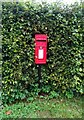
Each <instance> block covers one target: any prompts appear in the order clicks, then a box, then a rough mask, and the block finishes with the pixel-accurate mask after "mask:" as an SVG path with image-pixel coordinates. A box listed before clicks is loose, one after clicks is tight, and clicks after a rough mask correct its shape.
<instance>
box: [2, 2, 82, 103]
mask: <svg viewBox="0 0 84 120" xmlns="http://www.w3.org/2000/svg"><path fill="white" fill-rule="evenodd" d="M83 15H84V14H83V11H82V9H81V4H80V5H78V4H76V5H74V6H71V7H70V8H68V7H66V8H64V9H63V8H61V7H59V6H58V5H57V4H53V5H47V4H45V5H32V4H30V3H2V25H3V29H2V35H3V39H2V44H3V45H2V55H3V66H2V68H3V72H2V76H3V80H2V84H3V87H2V89H3V92H2V100H3V102H4V103H7V102H13V101H15V100H21V99H26V98H28V97H31V96H34V95H35V96H37V95H38V93H39V92H40V93H44V94H47V95H49V96H51V97H56V96H59V95H65V96H67V97H68V98H71V97H73V96H74V94H83V89H82V85H83V81H82V80H83V69H82V67H83V62H84V61H83V39H82V32H83V22H82V20H83V18H84V16H83ZM36 33H45V34H47V35H48V37H49V38H48V44H49V45H48V46H49V47H48V53H47V54H48V58H47V64H46V65H42V81H41V82H42V83H41V88H39V87H38V71H37V67H36V65H35V63H34V35H35V34H36Z"/></svg>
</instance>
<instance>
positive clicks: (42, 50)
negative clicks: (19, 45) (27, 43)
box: [35, 34, 47, 64]
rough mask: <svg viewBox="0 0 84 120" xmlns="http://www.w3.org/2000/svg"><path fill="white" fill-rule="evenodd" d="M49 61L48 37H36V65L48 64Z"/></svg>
mask: <svg viewBox="0 0 84 120" xmlns="http://www.w3.org/2000/svg"><path fill="white" fill-rule="evenodd" d="M46 59H47V35H45V34H36V35H35V63H36V64H46Z"/></svg>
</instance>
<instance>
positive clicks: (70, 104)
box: [0, 98, 83, 118]
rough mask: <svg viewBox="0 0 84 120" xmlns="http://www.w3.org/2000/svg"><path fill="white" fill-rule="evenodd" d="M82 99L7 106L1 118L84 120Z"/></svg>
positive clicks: (39, 101) (38, 101)
mask: <svg viewBox="0 0 84 120" xmlns="http://www.w3.org/2000/svg"><path fill="white" fill-rule="evenodd" d="M82 112H83V111H82V99H81V98H80V99H79V98H78V99H51V100H48V99H41V98H38V99H35V100H33V101H31V102H28V103H27V102H21V103H16V104H13V105H9V106H8V105H7V106H6V107H4V108H3V109H2V110H1V111H0V118H82Z"/></svg>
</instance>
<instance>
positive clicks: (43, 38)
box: [35, 34, 48, 40]
mask: <svg viewBox="0 0 84 120" xmlns="http://www.w3.org/2000/svg"><path fill="white" fill-rule="evenodd" d="M47 38H48V37H47V35H45V34H35V39H36V40H46V39H47Z"/></svg>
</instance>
